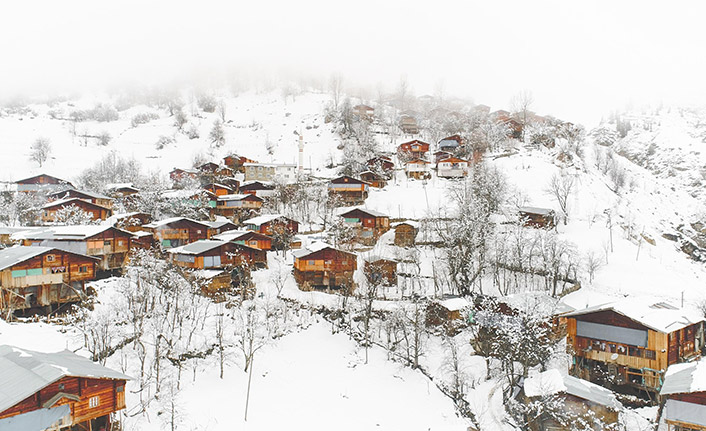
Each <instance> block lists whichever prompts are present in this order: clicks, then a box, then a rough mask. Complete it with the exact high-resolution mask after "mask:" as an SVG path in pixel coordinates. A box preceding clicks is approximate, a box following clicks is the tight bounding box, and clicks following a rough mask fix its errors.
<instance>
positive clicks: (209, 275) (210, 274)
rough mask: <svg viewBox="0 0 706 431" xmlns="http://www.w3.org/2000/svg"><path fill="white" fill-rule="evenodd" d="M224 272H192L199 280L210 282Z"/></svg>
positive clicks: (198, 270) (217, 270)
mask: <svg viewBox="0 0 706 431" xmlns="http://www.w3.org/2000/svg"><path fill="white" fill-rule="evenodd" d="M224 272H225V271H223V270H222V269H197V270H196V271H194V272H192V274H193V275H194V276H195V277H197V278H202V279H206V280H209V279H211V278H213V277H218V276H219V275H221V274H223V273H224Z"/></svg>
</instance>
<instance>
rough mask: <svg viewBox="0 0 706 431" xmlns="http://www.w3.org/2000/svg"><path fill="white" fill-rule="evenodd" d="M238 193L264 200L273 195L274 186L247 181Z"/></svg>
mask: <svg viewBox="0 0 706 431" xmlns="http://www.w3.org/2000/svg"><path fill="white" fill-rule="evenodd" d="M240 193H245V194H248V195H255V196H257V197H259V198H266V197H268V196H273V195H274V194H275V186H273V185H272V184H267V183H263V182H260V181H249V182H244V183H243V184H241V186H240Z"/></svg>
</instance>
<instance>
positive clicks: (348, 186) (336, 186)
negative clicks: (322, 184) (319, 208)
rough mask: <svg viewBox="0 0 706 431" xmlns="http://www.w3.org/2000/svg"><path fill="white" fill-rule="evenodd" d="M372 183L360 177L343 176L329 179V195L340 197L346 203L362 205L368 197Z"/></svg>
mask: <svg viewBox="0 0 706 431" xmlns="http://www.w3.org/2000/svg"><path fill="white" fill-rule="evenodd" d="M369 190H370V184H368V183H366V182H365V181H361V180H359V179H356V178H353V177H349V176H346V175H344V176H342V177H338V178H334V179H332V180H331V181H329V184H328V193H329V196H332V197H336V198H338V199H340V201H341V203H343V204H344V205H360V204H362V203H363V202H365V200H366V199H367V198H368V192H369Z"/></svg>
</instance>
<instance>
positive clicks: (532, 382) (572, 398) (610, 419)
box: [523, 369, 622, 431]
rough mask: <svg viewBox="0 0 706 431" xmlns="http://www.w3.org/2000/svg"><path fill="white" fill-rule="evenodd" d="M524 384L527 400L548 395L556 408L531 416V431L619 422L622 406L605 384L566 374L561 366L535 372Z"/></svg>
mask: <svg viewBox="0 0 706 431" xmlns="http://www.w3.org/2000/svg"><path fill="white" fill-rule="evenodd" d="M523 386H524V387H523V391H524V396H525V397H524V401H525V402H526V403H532V402H540V403H541V402H543V401H544V400H545V399H546V398H548V397H552V400H553V402H552V404H551V406H552V408H545V409H544V410H543V411H542V412H541V413H540V414H538V415H536V416H535V415H534V414H533V415H530V416H532V419H531V420H530V422H529V424H528V429H529V430H530V431H572V430H575V429H576V428H574V426H575V425H576V424H577V423H581V422H583V423H587V424H591V425H592V426H593V427H594V429H601V430H604V429H613V427H616V426H617V425H618V418H619V415H620V411H621V410H622V405H621V404H620V402H618V400H617V398H616V396H615V394H614V393H613V392H612V391H610V390H609V389H606V388H604V387H602V386H598V385H596V384H594V383H591V382H589V381H586V380H582V379H578V378H576V377H573V376H568V375H562V374H561V373H560V372H559V370H557V369H550V370H547V371H544V372H538V373H535V374H531V375H530V376H529V377H528V378H526V379H525V381H524V385H523Z"/></svg>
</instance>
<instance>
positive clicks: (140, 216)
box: [108, 212, 152, 232]
mask: <svg viewBox="0 0 706 431" xmlns="http://www.w3.org/2000/svg"><path fill="white" fill-rule="evenodd" d="M108 221H110V222H112V223H113V226H115V227H117V228H118V229H122V230H126V231H128V232H139V231H141V230H142V226H144V225H146V224H149V223H151V222H152V215H151V214H147V213H141V212H130V213H123V214H114V215H113V216H111V217H110V218H109V219H108Z"/></svg>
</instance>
